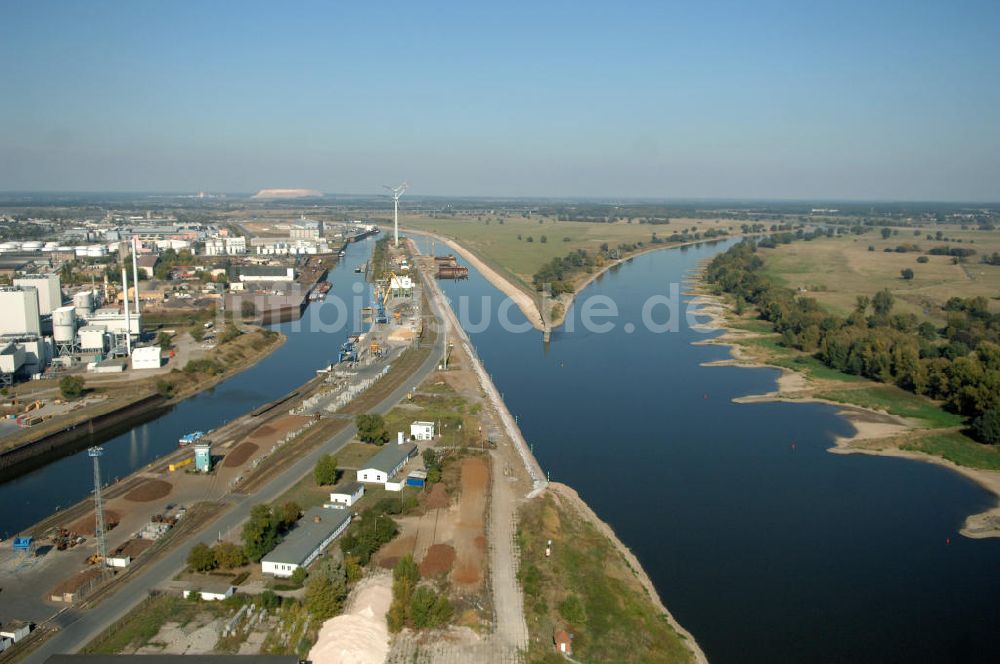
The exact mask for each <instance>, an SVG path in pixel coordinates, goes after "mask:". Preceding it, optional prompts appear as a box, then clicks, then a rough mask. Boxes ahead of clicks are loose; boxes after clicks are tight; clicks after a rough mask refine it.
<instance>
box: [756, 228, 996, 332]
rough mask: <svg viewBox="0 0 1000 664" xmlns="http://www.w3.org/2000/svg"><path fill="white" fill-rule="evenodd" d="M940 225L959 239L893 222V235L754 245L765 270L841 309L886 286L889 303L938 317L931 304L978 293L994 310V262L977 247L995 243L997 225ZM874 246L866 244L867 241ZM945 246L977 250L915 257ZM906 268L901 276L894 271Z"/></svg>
mask: <svg viewBox="0 0 1000 664" xmlns="http://www.w3.org/2000/svg"><path fill="white" fill-rule="evenodd" d="M942 228H944V230H943V233H944V235H945V237H948V238H954V239H956V240H957V239H961V240H963V241H962V242H961V243H958V242H946V241H943V240H936V239H934V240H928V239H927V234H928V233H930V234H932V235H933V234H934V233H935V232H936V229H920V234H919V236H918V235H914V231H913V230H912V229H899V235H894V236H892V237H889V238H888V239H882V237H881V235H880V234H879V233H878V231H869V232H868V233H867V234H865V235H863V236H849V237H838V238H825V239H818V240H813V241H810V242H792V243H791V244H786V245H781V246H779V247H777V248H775V249H761V256H762V257H763V259H764V265H765V267H764V273H765V274H767V275H768V276H770V277H772V278H774V279H775V280H777V282H778V283H780V284H782V285H784V286H788V287H789V288H795V289H804V290H806V291H808V293H809V295H810V296H811V297H814V298H816V300H817V301H819V303H820V304H822V305H823V306H825V307H827V308H829V309H830V310H831V311H832V312H834V313H837V314H840V315H845V316H846V315H847V314H849V313H850V312H851V311H852V310H853V309H854V305H855V298H856V296H858V295H868V296H871V295H873V294H874V293H875V292H876V291H877V290H879V289H881V288H888V289H889V290H890V291H891V292H892V294H893V295H894V296H895V298H896V309H895V310H896V311H898V312H902V313H913V314H916V315H917V316H919V317H921V318H928V319H931V320H932V321H934V322H937V323H941V322H943V318H942V316H941V313H940V311H938V308H939V307H940V306H941V305H942V304H944V303H945V302H946V301H947V300H948V298H950V297H954V296H959V297H975V296H979V295H981V296H984V297H986V298H989V299H991V304H990V307H991V309H992V310H993V311H1000V301H998V300H997V299H996V298H997V296H998V295H1000V266H994V265H985V264H983V263H981V262H980V258H981V257H982V256H984V255H988V254H992V253H993V252H995V251H1000V231H962V230H949V229H948V227H942ZM911 244H912V245H916V246H917V247H919V248H920V249H921V250H922V251H919V252H914V251H909V252H906V253H897V252H895V251H892V252H886V251H885V249H887V248H889V249H895V248H896V247H897V246H899V245H911ZM869 245H871V246H872V247H874V251H869V249H868V247H869ZM945 245H947V246H950V247H955V248H966V249H974V250H975V251H976V255H974V256H971V257H969V258H968V259H967V262H966V263H959V264H957V265H955V264H953V263H952V259H951V257H950V256H927V258H928V261H927V262H926V263H918V262H917V257H918V256H922V255H925V253H924V252H926V251H928V250H930V249H931V248H932V247H940V246H945ZM906 268H909V269H911V270H913V272H914V277H913V279H910V280H906V279H903V278H902V276H901V271H902V270H904V269H906Z"/></svg>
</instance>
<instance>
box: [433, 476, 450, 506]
mask: <svg viewBox="0 0 1000 664" xmlns="http://www.w3.org/2000/svg"><path fill="white" fill-rule="evenodd" d="M450 504H451V498H449V497H448V492H447V491H445V489H444V485H443V484H441V483H440V482H439V483H437V484H435V485H434V486H432V487H431V492H430V494H429V495H428V496H427V509H429V510H437V509H442V508H445V507H448V505H450Z"/></svg>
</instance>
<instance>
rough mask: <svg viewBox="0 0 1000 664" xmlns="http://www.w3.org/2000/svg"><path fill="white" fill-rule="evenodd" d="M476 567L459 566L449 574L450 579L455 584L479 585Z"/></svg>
mask: <svg viewBox="0 0 1000 664" xmlns="http://www.w3.org/2000/svg"><path fill="white" fill-rule="evenodd" d="M479 577H480V574H479V566H478V565H459V566H458V567H456V568H455V571H454V572H452V574H451V579H452V581H454V582H455V583H465V584H469V585H472V584H475V583H479Z"/></svg>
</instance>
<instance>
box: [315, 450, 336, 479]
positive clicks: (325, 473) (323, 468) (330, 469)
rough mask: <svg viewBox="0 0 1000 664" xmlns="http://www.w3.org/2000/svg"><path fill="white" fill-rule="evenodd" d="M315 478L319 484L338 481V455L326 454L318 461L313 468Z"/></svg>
mask: <svg viewBox="0 0 1000 664" xmlns="http://www.w3.org/2000/svg"><path fill="white" fill-rule="evenodd" d="M313 478H314V479H315V480H316V484H318V485H319V486H327V485H331V484H336V483H337V457H335V456H333V455H332V454H324V455H323V456H321V457H320V458H319V460H318V461H317V462H316V467H315V468H314V469H313Z"/></svg>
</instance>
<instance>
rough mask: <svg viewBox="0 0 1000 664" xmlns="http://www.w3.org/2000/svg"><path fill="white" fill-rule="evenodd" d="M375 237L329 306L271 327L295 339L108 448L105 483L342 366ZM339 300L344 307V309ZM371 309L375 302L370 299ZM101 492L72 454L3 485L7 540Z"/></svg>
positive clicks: (358, 246)
mask: <svg viewBox="0 0 1000 664" xmlns="http://www.w3.org/2000/svg"><path fill="white" fill-rule="evenodd" d="M374 242H375V240H374V238H367V239H365V240H362V241H361V242H358V243H355V244H351V245H348V249H347V255H346V256H345V257H344V258H343V259H342V260H341V261H339V262H338V264H337V265H336V266H335V267H333V268H332V269H331V270H330V273H329V275H328V276H327V281H330V282H332V283H333V286H332V288H331V289H330V292H329V293H328V295H327V300H326V302H322V303H321V302H314V303H311V304H310V305H309V307H308V308H307V309H306V311H305V312H304V314H303V316H302V318H301V319H300V320H298V321H292V322H287V323H280V324H275V325H271V326H270V328H271V329H273V330H277V331H279V332H282V333H284V334H285V335H287V336H288V339H287V340H286V341H285V343H284V344H283V345H282V346H281V348H279V349H278V350H276V351H274V352H273V353H272V354H271V355H269V356H268V357H266V358H264V359H263V360H262V361H261V362H259V363H258V364H256V365H254V366H253V367H251V368H249V369H247V370H246V371H243V372H242V373H239V374H236V375H235V376H232V377H230V378H228V379H226V380H224V381H223V382H221V383H219V384H218V385H216V386H215V387H214V388H212V389H210V390H206V391H204V392H201V393H199V394H197V395H195V396H193V397H191V398H190V399H186V400H184V401H182V402H180V403H179V404H177V405H176V406H174V407H173V408H171V409H170V410H169V411H168V412H166V413H164V414H162V415H161V416H159V417H158V418H156V419H154V420H151V421H149V422H146V423H143V424H140V425H138V426H133V427H131V428H130V429H129V430H128V431H126V432H124V433H121V434H120V435H115V436H113V437H111V438H109V439H106V440H104V441H103V442H101V446H102V447H103V448H104V455H103V457H102V458H101V471H102V473H101V474H102V477H103V479H104V481H105V482H111V481H114V480H115V479H116V478H119V477H125V476H126V475H128V474H129V473H131V472H133V471H135V470H138V469H140V468H142V467H143V466H145V465H147V464H149V463H151V462H153V461H155V460H156V459H157V458H159V457H161V456H163V455H164V454H167V453H169V452H172V451H173V450H176V449H177V439H178V438H180V437H181V436H182V435H184V434H185V433H189V432H191V431H208V430H209V429H213V428H217V427H219V426H221V425H222V424H224V423H226V422H228V421H230V420H232V419H234V418H236V417H239V416H240V415H243V414H245V413H247V412H248V411H250V410H253V409H254V408H256V407H258V406H260V405H262V404H265V403H267V402H269V401H273V400H274V399H277V398H279V397H281V396H284V395H285V394H287V393H289V392H291V391H292V390H294V389H295V388H297V387H298V386H300V385H301V384H303V383H304V382H306V381H307V380H309V379H310V378H313V377H314V376H315V375H316V369H318V368H320V367H321V366H323V365H324V364H326V363H328V362H330V361H331V360H336V358H337V351H338V350H339V348H340V344H341V343H342V342H343V341H344V339H345V338H346V337H347V335H348V334H352V333H355V332H358V331H360V319H359V316H360V314H359V309H360V307H361V306H362V304H363V302H362V300H367V298H368V289H367V287H366V286H365V279H364V275H363V274H356V273H355V272H354V268H355V266H357V265H360V264H363V263H365V262H366V261H367V260H368V259H369V257H370V256H371V252H372V246H373V245H374ZM338 299H339V301H340V302H343V303H344V306H343V307H338V306H337V305H336V304H335V302H337V301H338ZM364 304H367V302H366V301H365V302H364ZM93 487H94V472H93V463H92V461H91V459H90V458H89V457H88V456H87V451H86V450H85V449H84V450H81V451H78V452H75V453H73V454H70V455H68V456H64V457H63V458H61V459H59V460H58V461H54V462H52V463H49V464H47V465H45V466H44V467H41V468H38V469H36V470H34V471H31V472H28V473H26V474H22V475H19V476H17V477H15V478H13V479H8V480H7V481H5V482H3V484H0V505H2V506H3V510H0V535H10V534H12V533H15V532H18V531H19V530H21V529H23V528H26V527H28V526H30V525H31V524H33V523H36V522H37V521H39V520H41V519H43V518H45V517H46V516H48V515H49V514H51V513H52V512H54V511H55V510H56V509H57V508H59V507H62V508H65V507H67V506H69V505H72V504H74V503H76V502H77V501H79V500H81V499H83V498H86V497H87V496H88V495H90V493H91V492H92V490H93Z"/></svg>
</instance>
